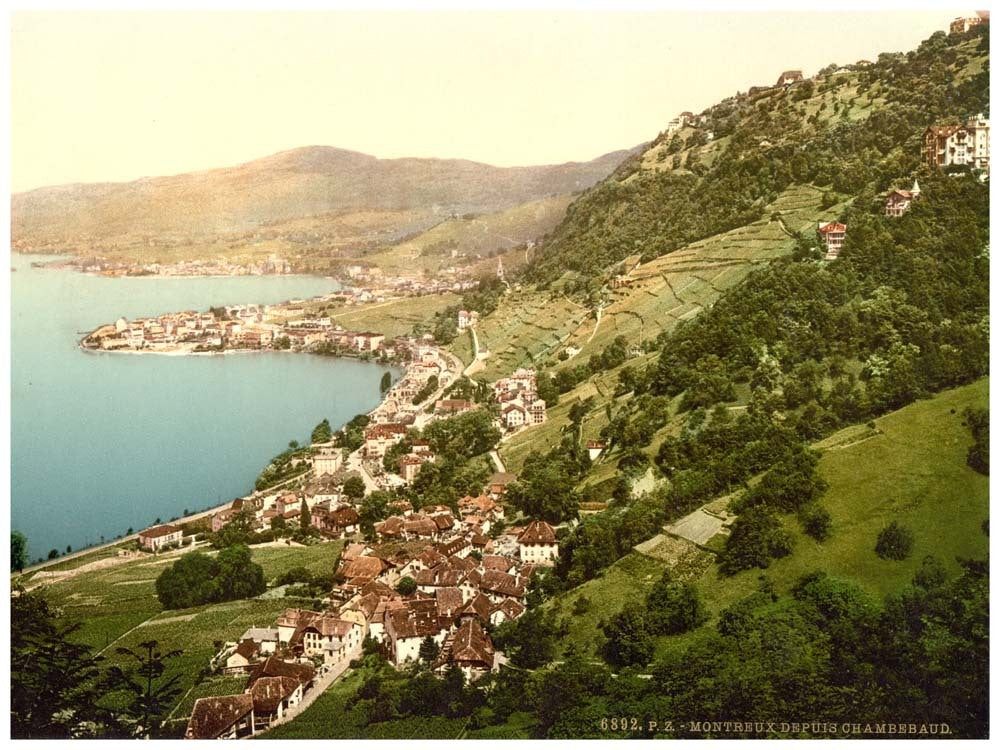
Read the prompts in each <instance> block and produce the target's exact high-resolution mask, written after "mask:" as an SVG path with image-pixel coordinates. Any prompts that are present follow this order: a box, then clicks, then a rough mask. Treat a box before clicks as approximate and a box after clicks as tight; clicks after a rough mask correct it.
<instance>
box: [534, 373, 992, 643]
mask: <svg viewBox="0 0 1000 750" xmlns="http://www.w3.org/2000/svg"><path fill="white" fill-rule="evenodd" d="M988 401H989V380H988V379H983V380H980V381H977V382H976V383H973V384H972V385H968V386H963V387H961V388H956V389H953V390H949V391H945V392H943V393H940V394H937V395H936V396H934V397H933V398H930V399H927V400H924V401H919V402H917V403H915V404H912V405H910V406H907V407H905V408H903V409H900V410H898V411H895V412H892V413H890V414H887V415H885V416H884V417H880V418H878V419H876V420H875V427H874V429H872V428H869V427H866V426H864V425H858V426H854V427H849V428H846V429H844V430H841V431H840V432H837V433H835V434H834V435H831V436H830V437H828V438H826V439H824V440H822V441H820V442H818V443H816V444H815V445H814V447H815V448H816V449H817V450H819V451H821V453H822V458H821V459H820V464H819V470H820V474H821V475H822V477H823V478H824V479H825V480H826V481H827V482H828V483H829V489H828V490H827V491H826V494H825V495H824V496H823V498H822V500H821V503H822V505H823V506H824V507H825V508H826V509H827V510H828V511H829V512H830V515H831V516H832V518H833V531H832V534H831V536H830V538H829V539H828V540H827V541H825V542H822V543H820V542H816V541H815V540H814V539H812V538H811V537H809V536H807V535H805V534H804V533H803V532H802V531H801V529H800V527H799V526H798V523H797V522H796V519H795V516H794V515H789V516H786V517H784V518H783V522H784V525H785V528H786V529H788V531H789V532H790V533H791V534H792V537H793V539H794V548H793V552H792V554H791V555H790V556H788V557H786V558H782V559H779V560H776V561H774V562H772V563H771V565H770V567H769V568H767V569H766V570H760V569H754V570H748V571H743V572H741V573H738V574H736V575H734V576H731V577H725V576H722V575H721V573H720V572H719V567H718V565H717V564H716V563H715V562H714V559H713V555H711V554H710V553H709V552H706V551H703V550H700V549H698V548H696V547H694V545H691V544H689V543H687V542H684V541H682V540H679V539H677V538H675V537H672V536H670V535H660V536H657V537H656V538H654V539H652V540H650V541H649V542H647V543H645V544H642V545H639V546H638V547H637V548H636V549H635V550H634V551H633V552H632V553H631V554H629V555H627V556H626V557H624V558H622V559H621V560H619V561H618V562H616V563H615V564H614V565H612V566H611V567H610V568H608V569H607V570H606V571H605V572H604V574H603V575H601V576H600V577H598V578H595V579H593V580H591V581H588V582H586V583H585V584H583V585H582V586H578V587H576V588H574V589H571V590H569V591H567V592H565V593H563V594H560V595H559V596H557V597H555V598H553V599H552V600H550V601H548V602H546V603H545V605H544V606H545V607H546V608H550V609H552V610H553V611H554V612H555V613H556V614H557V616H558V617H559V618H560V619H561V620H562V621H564V622H565V624H566V626H567V627H568V629H569V635H568V636H567V637H566V638H564V639H563V649H565V648H566V647H568V644H573V648H575V649H577V650H581V649H582V650H583V651H584V652H586V653H597V649H598V648H599V647H600V645H601V643H603V636H602V635H601V634H600V632H599V631H598V630H597V628H598V626H599V623H600V622H601V621H607V620H608V619H610V617H611V616H612V615H614V614H616V613H617V612H618V611H619V610H620V609H621V608H622V606H623V605H624V604H625V603H626V602H629V601H639V600H641V599H642V598H643V597H644V596H645V595H646V593H647V592H648V591H649V589H650V588H651V587H652V585H653V583H655V581H656V580H658V579H659V577H660V576H661V575H662V574H663V572H664V571H666V570H670V571H671V572H672V574H673V575H674V576H676V577H677V578H678V579H679V580H687V581H692V582H693V583H694V584H695V585H696V586H697V588H698V590H699V592H700V593H701V596H702V599H703V601H704V602H705V604H706V606H707V608H708V610H709V612H710V614H711V615H712V619H710V620H709V622H708V623H706V625H705V626H704V627H714V623H715V617H716V616H718V614H719V613H720V612H721V611H722V610H724V609H725V608H726V607H728V606H730V605H732V604H734V603H735V602H737V601H738V600H740V599H741V598H743V597H745V596H747V595H748V594H751V593H753V592H754V591H757V590H759V589H760V587H761V583H762V582H761V577H762V576H766V579H767V581H768V584H769V586H772V587H773V589H774V591H776V592H777V593H787V592H788V591H790V590H791V588H792V587H793V586H794V585H795V583H796V582H797V581H798V580H799V579H800V578H801V577H802V576H804V575H807V574H809V573H812V572H813V571H816V570H823V571H826V572H827V573H829V574H830V575H832V576H835V577H838V578H843V579H847V580H851V581H854V582H856V583H857V584H859V585H860V586H862V587H863V588H865V589H866V590H867V591H869V592H870V593H871V594H872V595H874V596H876V597H883V596H886V595H888V594H892V593H895V592H898V591H899V590H901V589H902V588H903V587H904V586H906V585H907V584H908V583H909V582H910V581H911V580H912V578H913V575H914V573H915V572H916V571H917V570H918V569H919V568H920V565H921V562H922V560H923V558H924V557H925V556H926V555H934V556H935V557H937V558H938V559H939V560H940V561H941V562H942V563H943V564H944V565H945V567H946V568H947V569H948V571H949V573H950V574H955V573H957V572H958V571H959V566H958V563H957V562H956V559H957V558H965V559H969V558H977V559H978V558H982V557H984V556H985V555H986V554H987V552H988V550H989V539H988V538H987V537H986V535H985V534H984V533H983V524H984V522H985V521H986V520H987V519H988V517H989V479H988V477H985V476H983V475H982V474H978V473H976V472H975V471H973V470H972V469H971V468H970V467H969V466H967V465H966V462H965V459H966V453H967V451H968V449H969V446H970V445H971V444H972V436H971V433H970V431H969V428H968V427H967V426H966V425H965V424H964V417H963V412H964V411H965V409H967V408H983V407H985V406H986V405H987V404H988ZM890 521H898V522H899V523H900V524H902V525H903V526H905V527H906V528H908V529H910V530H911V531H912V532H913V534H914V537H915V543H914V547H913V550H912V552H911V553H910V555H909V557H908V558H907V559H906V560H904V561H901V562H896V561H891V560H883V559H881V558H879V557H878V556H877V555H876V554H875V551H874V550H875V538H876V536H877V534H878V532H879V530H881V529H882V528H883V527H884V526H885V525H887V524H888V523H889V522H890ZM713 541H719V540H713ZM706 546H708V547H712V546H713V545H712V544H711V543H709V544H708V545H706ZM581 598H583V599H586V600H587V602H588V604H587V605H586V606H585V607H581V606H579V605H577V602H578V600H580V599H581ZM693 637H694V635H693V634H686V635H682V636H672V637H663V638H661V639H660V642H659V645H658V649H657V653H658V655H659V656H662V655H663V654H665V653H666V652H668V651H672V650H678V649H681V648H683V646H684V645H685V644H686V643H688V642H689V641H690V640H691V639H692V638H693Z"/></svg>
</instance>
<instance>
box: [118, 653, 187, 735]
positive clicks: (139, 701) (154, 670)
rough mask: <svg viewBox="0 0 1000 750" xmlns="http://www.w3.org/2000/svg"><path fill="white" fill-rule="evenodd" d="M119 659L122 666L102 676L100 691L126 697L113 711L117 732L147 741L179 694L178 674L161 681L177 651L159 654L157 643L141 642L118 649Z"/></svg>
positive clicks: (161, 722) (157, 729)
mask: <svg viewBox="0 0 1000 750" xmlns="http://www.w3.org/2000/svg"><path fill="white" fill-rule="evenodd" d="M117 652H118V654H119V655H120V656H126V657H128V661H129V663H128V664H127V665H126V666H121V665H118V664H116V665H114V666H112V667H111V668H110V669H109V670H108V672H107V675H106V676H105V680H104V688H105V690H106V691H107V692H109V693H114V692H118V691H122V692H124V693H125V694H126V695H127V696H128V699H127V700H128V702H127V703H126V704H125V707H124V708H122V709H121V710H120V711H118V712H117V718H118V723H119V725H120V727H121V729H122V730H123V731H122V732H121V733H122V734H124V735H125V736H129V737H144V738H146V739H149V738H150V736H152V735H155V734H156V733H157V732H158V731H159V729H160V727H161V726H162V725H163V721H164V719H165V718H166V714H167V712H168V711H169V710H170V708H171V706H172V705H173V704H174V701H175V699H176V698H177V696H178V695H179V694H180V692H181V688H180V686H179V685H178V684H177V683H178V682H179V681H180V679H181V675H180V673H177V674H175V675H173V676H172V677H171V678H170V679H168V680H166V681H162V680H161V678H162V677H163V674H164V672H166V669H167V661H168V660H170V659H173V658H175V657H177V656H180V655H181V653H182V652H181V651H180V650H173V651H168V652H166V653H164V652H162V651H160V649H159V643H158V642H157V641H155V640H153V641H143V642H142V643H140V644H139V646H138V648H137V649H135V650H133V649H130V648H119V649H117Z"/></svg>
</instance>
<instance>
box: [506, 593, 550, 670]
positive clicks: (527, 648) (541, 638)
mask: <svg viewBox="0 0 1000 750" xmlns="http://www.w3.org/2000/svg"><path fill="white" fill-rule="evenodd" d="M493 641H494V643H495V644H496V645H497V648H499V649H500V650H502V651H503V652H504V653H505V654H507V655H508V656H509V657H510V660H511V662H512V663H513V664H514V666H516V667H521V668H522V669H537V668H539V667H542V666H545V665H546V664H548V663H549V662H550V661H552V658H553V656H554V655H555V647H556V635H555V625H554V622H553V616H552V614H551V613H549V614H546V613H544V612H543V611H542V610H541V609H538V608H535V609H530V610H528V611H527V612H525V613H524V614H523V615H521V616H520V617H519V618H517V619H516V620H508V621H507V622H505V623H503V624H502V625H500V627H498V628H497V630H496V633H494V635H493Z"/></svg>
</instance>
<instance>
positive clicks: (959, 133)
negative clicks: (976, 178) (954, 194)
mask: <svg viewBox="0 0 1000 750" xmlns="http://www.w3.org/2000/svg"><path fill="white" fill-rule="evenodd" d="M924 158H926V160H927V164H928V165H929V166H931V167H950V166H968V167H971V168H973V169H978V170H981V171H982V172H983V173H984V174H985V175H988V174H989V169H990V121H989V120H988V119H986V118H985V117H984V116H983V115H977V116H976V117H973V118H971V119H969V120H968V121H967V122H966V123H965V124H964V125H934V126H931V127H929V128H927V130H925V131H924Z"/></svg>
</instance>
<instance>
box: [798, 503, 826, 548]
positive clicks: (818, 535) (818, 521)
mask: <svg viewBox="0 0 1000 750" xmlns="http://www.w3.org/2000/svg"><path fill="white" fill-rule="evenodd" d="M799 522H800V523H801V524H802V530H803V531H805V532H806V533H807V534H808V535H809V536H811V537H812V538H813V539H815V540H816V541H818V542H822V541H825V540H826V539H827V538H828V537H829V536H830V526H831V525H832V519H831V518H830V513H829V511H828V510H827V509H826V508H824V507H822V506H820V505H817V504H816V503H809V504H808V505H803V506H802V508H801V509H800V510H799Z"/></svg>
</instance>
